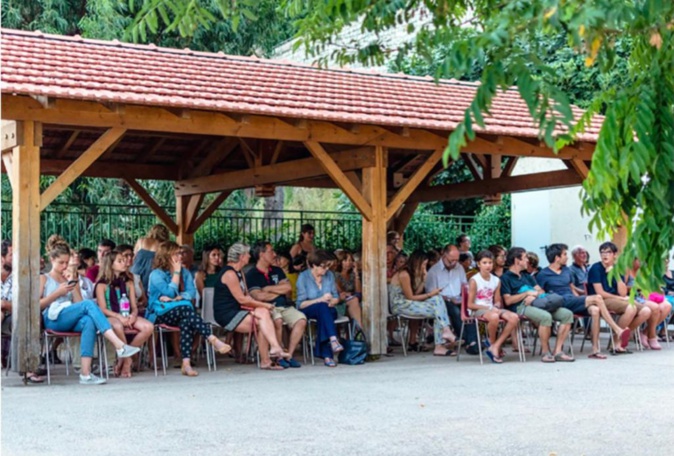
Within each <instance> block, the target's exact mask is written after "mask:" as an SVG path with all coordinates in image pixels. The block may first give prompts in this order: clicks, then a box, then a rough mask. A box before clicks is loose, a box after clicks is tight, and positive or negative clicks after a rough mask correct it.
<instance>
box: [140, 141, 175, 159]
mask: <svg viewBox="0 0 674 456" xmlns="http://www.w3.org/2000/svg"><path fill="white" fill-rule="evenodd" d="M167 139H168V138H166V137H162V138H157V140H156V141H155V142H154V144H152V146H151V147H150V148H149V149H147V151H145V153H142V154H139V155H138V162H139V163H147V161H148V160H149V159H150V158H152V156H153V155H154V154H156V153H157V151H158V150H159V149H161V146H163V145H164V143H165V142H166V140H167Z"/></svg>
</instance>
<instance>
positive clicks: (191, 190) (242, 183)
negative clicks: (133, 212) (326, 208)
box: [175, 148, 374, 196]
mask: <svg viewBox="0 0 674 456" xmlns="http://www.w3.org/2000/svg"><path fill="white" fill-rule="evenodd" d="M329 157H332V158H330V160H331V161H334V162H335V163H337V165H338V167H339V168H340V169H341V170H344V171H352V170H355V169H360V168H363V167H365V166H367V165H369V164H371V163H373V162H374V157H373V156H372V152H371V151H370V152H368V151H367V150H364V149H362V148H360V149H356V150H349V151H343V152H337V153H335V154H333V155H332V156H329ZM324 174H325V171H324V170H323V168H322V167H321V163H320V160H318V159H316V158H303V159H300V160H293V161H288V162H281V163H276V164H274V165H267V166H261V167H259V168H253V169H244V170H240V171H230V172H227V173H222V174H213V175H211V176H204V177H198V178H195V179H186V180H182V181H178V182H176V184H175V188H176V195H178V196H186V195H196V194H198V193H213V192H218V191H224V190H236V189H239V188H248V187H253V186H255V185H263V184H280V183H283V182H288V181H295V180H301V179H307V178H311V177H318V176H322V175H324Z"/></svg>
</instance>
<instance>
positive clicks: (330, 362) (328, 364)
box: [323, 358, 337, 367]
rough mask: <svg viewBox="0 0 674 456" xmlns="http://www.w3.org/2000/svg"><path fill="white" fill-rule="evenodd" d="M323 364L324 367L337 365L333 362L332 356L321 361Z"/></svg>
mask: <svg viewBox="0 0 674 456" xmlns="http://www.w3.org/2000/svg"><path fill="white" fill-rule="evenodd" d="M323 364H324V365H325V366H326V367H337V364H336V363H335V360H334V359H332V358H327V359H326V360H325V361H323Z"/></svg>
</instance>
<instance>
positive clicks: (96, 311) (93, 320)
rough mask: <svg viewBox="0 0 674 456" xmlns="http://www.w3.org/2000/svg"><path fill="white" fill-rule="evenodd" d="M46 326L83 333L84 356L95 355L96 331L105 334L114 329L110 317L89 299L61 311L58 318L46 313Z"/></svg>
mask: <svg viewBox="0 0 674 456" xmlns="http://www.w3.org/2000/svg"><path fill="white" fill-rule="evenodd" d="M44 326H45V327H46V328H47V329H51V330H52V331H64V332H66V331H73V332H79V333H82V335H81V336H80V337H81V338H80V354H81V356H82V358H92V357H93V356H94V344H95V343H96V331H100V333H101V334H103V333H104V332H105V331H107V330H109V329H112V327H111V326H110V323H108V319H107V318H106V317H105V315H103V312H101V309H100V308H99V307H98V305H97V304H96V303H95V302H94V301H91V300H89V299H87V300H85V301H82V302H78V303H75V304H73V305H71V306H68V307H66V308H65V309H63V310H62V311H61V313H60V314H59V316H58V318H57V319H56V320H50V319H49V318H48V317H47V315H46V314H45V315H44Z"/></svg>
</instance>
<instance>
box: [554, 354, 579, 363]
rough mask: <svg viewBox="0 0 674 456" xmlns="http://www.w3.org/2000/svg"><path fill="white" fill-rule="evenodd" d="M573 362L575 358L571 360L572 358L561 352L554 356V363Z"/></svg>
mask: <svg viewBox="0 0 674 456" xmlns="http://www.w3.org/2000/svg"><path fill="white" fill-rule="evenodd" d="M575 360H576V359H575V358H573V357H571V356H569V355H567V354H565V353H563V352H559V353H557V354H556V355H555V361H557V362H560V363H572V362H574V361H575Z"/></svg>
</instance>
